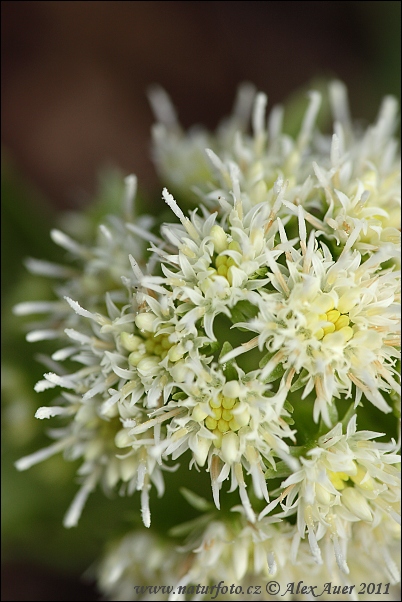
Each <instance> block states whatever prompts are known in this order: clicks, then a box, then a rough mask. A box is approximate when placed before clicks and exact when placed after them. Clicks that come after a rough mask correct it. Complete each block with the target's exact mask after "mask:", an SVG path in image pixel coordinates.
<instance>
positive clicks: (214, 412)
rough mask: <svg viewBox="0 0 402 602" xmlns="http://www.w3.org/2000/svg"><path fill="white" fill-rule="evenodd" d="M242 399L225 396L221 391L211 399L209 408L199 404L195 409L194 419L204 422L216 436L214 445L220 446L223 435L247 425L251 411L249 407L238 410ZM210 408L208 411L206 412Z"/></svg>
mask: <svg viewBox="0 0 402 602" xmlns="http://www.w3.org/2000/svg"><path fill="white" fill-rule="evenodd" d="M239 406H240V401H239V400H238V399H236V398H235V397H225V396H224V395H223V394H222V393H219V394H218V396H217V398H216V399H210V400H209V402H208V408H205V406H204V407H202V406H201V404H198V405H197V406H196V407H195V408H194V410H193V416H192V417H193V419H194V420H197V422H204V425H205V427H206V428H207V429H208V430H210V431H211V432H212V433H213V434H214V435H215V436H216V439H214V445H215V447H217V448H220V447H221V445H222V436H223V435H224V434H225V433H228V432H229V431H233V432H236V431H238V430H239V429H240V428H241V427H243V426H246V425H247V424H248V423H249V421H250V412H249V411H248V409H247V408H245V409H243V410H239V411H236V410H238V408H239ZM206 409H208V413H207V412H206Z"/></svg>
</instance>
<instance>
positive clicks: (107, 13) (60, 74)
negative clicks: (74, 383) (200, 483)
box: [2, 1, 401, 600]
mask: <svg viewBox="0 0 402 602" xmlns="http://www.w3.org/2000/svg"><path fill="white" fill-rule="evenodd" d="M400 9H401V4H400V2H386V1H383V2H325V1H319V2H252V1H249V2H208V3H204V2H35V1H34V2H2V69H3V78H2V105H3V111H2V148H3V154H2V155H3V156H2V287H3V289H2V292H3V295H2V299H3V306H2V318H3V339H2V343H3V345H2V351H3V353H2V366H3V367H2V382H3V391H2V399H3V437H2V441H3V443H2V445H3V450H2V463H3V470H2V488H3V496H2V501H3V504H2V533H3V562H4V569H3V579H2V583H3V595H2V599H3V600H67V599H68V600H70V599H77V600H85V599H88V600H91V599H97V594H96V593H95V591H94V590H93V589H92V588H91V587H90V586H85V584H82V583H81V582H80V580H79V578H80V575H81V574H82V573H83V572H84V570H85V569H86V568H87V567H88V566H89V565H90V564H91V563H92V561H93V560H94V559H95V558H96V556H97V554H98V553H99V549H100V547H101V546H102V543H103V541H104V540H105V538H106V536H107V535H108V534H109V533H110V534H113V533H114V532H115V530H116V529H117V528H118V524H120V522H121V517H123V518H124V517H127V520H129V519H130V516H132V512H133V510H132V509H135V508H137V507H138V506H137V502H134V501H133V500H121V499H116V500H107V499H105V498H104V497H103V496H102V495H101V494H96V495H94V496H93V498H92V499H90V501H89V502H88V505H87V508H86V510H85V512H84V515H83V517H82V521H81V524H80V526H79V528H78V529H73V530H65V529H64V528H63V527H62V524H61V521H62V517H63V515H64V512H65V510H66V508H67V507H68V505H69V503H70V501H71V499H72V497H73V495H74V492H75V491H76V487H77V485H76V484H75V482H74V472H75V469H76V466H74V465H71V464H69V465H67V464H65V463H64V462H63V461H62V460H61V459H60V458H54V459H52V460H49V461H47V462H46V463H44V464H42V465H39V466H37V467H34V468H33V469H31V470H30V471H28V472H26V473H18V472H17V471H16V470H15V469H14V467H13V462H14V461H15V460H16V459H17V458H19V457H21V456H22V455H25V454H26V453H30V452H32V451H34V450H35V449H37V448H38V447H41V446H43V445H46V443H47V442H48V439H47V438H46V436H45V434H44V428H43V427H44V425H43V424H42V423H40V422H39V421H35V419H34V418H33V414H34V412H35V410H36V408H37V407H38V406H39V405H44V404H46V403H47V402H48V401H49V400H50V399H51V398H52V395H51V393H50V396H46V395H45V394H41V395H40V396H39V395H37V394H36V393H34V392H33V385H34V384H35V382H36V381H37V380H38V379H39V378H40V377H41V375H42V372H43V368H42V366H41V365H40V364H39V363H38V362H37V361H35V360H34V359H33V356H34V355H35V354H37V353H39V352H46V345H43V344H41V343H37V344H28V343H27V342H26V341H25V339H24V332H23V324H24V322H26V320H25V321H24V320H22V319H17V318H15V317H14V316H13V315H12V313H11V307H12V305H13V304H15V303H17V302H20V301H23V300H29V299H42V298H44V297H46V296H49V294H50V292H49V289H48V284H47V283H46V282H45V281H44V280H42V279H40V278H32V277H30V276H28V275H27V274H26V271H25V269H24V266H23V260H24V258H26V257H27V256H32V257H38V258H43V259H48V260H51V261H58V260H59V259H60V257H61V255H62V254H61V253H60V251H59V250H58V249H57V248H56V246H55V245H53V244H52V243H51V241H50V238H49V236H48V232H49V230H50V228H51V227H52V226H54V225H55V224H57V223H58V220H59V215H60V212H61V211H65V210H67V209H70V210H71V209H84V208H86V207H88V205H89V203H90V201H91V199H92V198H93V197H94V196H96V194H98V197H99V196H102V194H103V193H96V191H97V180H98V176H99V173H100V172H101V171H102V170H104V169H106V168H110V167H111V166H114V167H118V168H119V169H120V170H121V173H122V174H124V175H126V174H128V173H136V174H137V176H138V178H139V186H140V189H141V190H142V195H143V197H145V199H146V203H147V205H149V204H151V205H152V203H153V209H154V210H155V211H157V210H158V203H159V202H160V201H159V199H160V187H159V184H158V181H157V178H156V174H155V172H154V169H153V167H152V163H151V160H150V154H151V153H150V127H151V124H152V115H151V111H150V109H149V107H148V103H147V99H146V89H147V87H148V86H149V85H150V84H152V83H154V82H157V83H160V84H161V85H162V86H164V87H165V88H166V89H167V91H168V92H169V94H170V95H171V97H172V99H173V100H174V103H175V104H176V106H177V108H178V111H179V115H180V118H181V120H182V122H183V124H184V125H186V126H189V125H190V124H192V123H204V124H206V125H207V126H209V127H214V126H215V125H216V124H217V122H218V120H219V119H220V118H221V117H223V116H224V115H226V114H228V113H229V112H230V109H231V106H232V103H233V98H234V94H235V90H236V87H237V85H238V83H239V82H241V81H244V80H248V81H252V82H253V83H254V84H255V85H256V86H257V87H258V88H259V89H261V90H263V91H265V92H267V93H268V96H269V106H272V105H273V104H275V103H277V102H280V101H284V100H285V99H287V98H289V96H291V95H292V93H293V92H294V91H295V90H297V89H298V88H300V87H301V86H303V85H305V84H308V82H311V81H312V80H313V79H314V78H317V77H318V78H324V79H325V78H333V77H337V78H340V79H342V80H343V81H344V82H345V83H346V84H347V85H348V88H349V95H350V101H351V107H352V113H353V115H354V116H355V117H358V118H361V119H362V121H363V122H364V123H367V121H368V120H372V119H374V117H375V115H376V112H377V110H378V107H379V104H380V101H381V98H382V97H383V96H384V95H385V94H394V95H396V96H398V97H400ZM109 194H112V195H113V190H112V192H110V191H109ZM116 200H118V199H116ZM106 201H107V202H108V200H107V199H106ZM99 202H100V203H102V202H103V206H105V204H107V202H105V199H102V198H99ZM164 503H165V504H166V505H169V500H168V499H167V500H165V502H164Z"/></svg>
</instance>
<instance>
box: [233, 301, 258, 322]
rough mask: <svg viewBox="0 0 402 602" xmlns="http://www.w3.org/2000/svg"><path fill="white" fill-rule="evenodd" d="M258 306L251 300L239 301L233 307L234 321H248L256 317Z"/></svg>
mask: <svg viewBox="0 0 402 602" xmlns="http://www.w3.org/2000/svg"><path fill="white" fill-rule="evenodd" d="M257 314H258V307H256V306H255V305H253V304H252V303H250V301H238V302H237V303H236V305H235V306H234V307H232V309H231V317H232V321H233V323H235V322H248V321H249V320H252V319H253V318H255V317H256V315H257Z"/></svg>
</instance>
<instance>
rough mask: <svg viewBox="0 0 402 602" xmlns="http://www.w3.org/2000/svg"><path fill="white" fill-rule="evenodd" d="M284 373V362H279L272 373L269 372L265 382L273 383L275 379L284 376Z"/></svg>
mask: <svg viewBox="0 0 402 602" xmlns="http://www.w3.org/2000/svg"><path fill="white" fill-rule="evenodd" d="M284 374H285V368H284V367H283V365H282V364H278V365H277V366H275V368H274V369H273V370H272V372H271V374H269V375H268V376H267V378H266V379H265V380H264V382H265V383H272V382H274V381H275V380H278V378H281V376H283V375H284Z"/></svg>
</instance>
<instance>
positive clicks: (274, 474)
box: [265, 460, 292, 479]
mask: <svg viewBox="0 0 402 602" xmlns="http://www.w3.org/2000/svg"><path fill="white" fill-rule="evenodd" d="M291 474H292V471H291V469H290V468H289V466H288V465H287V464H286V462H283V460H281V461H280V462H277V463H276V470H275V469H273V468H268V470H266V471H265V478H266V479H283V478H284V477H288V476H289V475H291Z"/></svg>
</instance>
